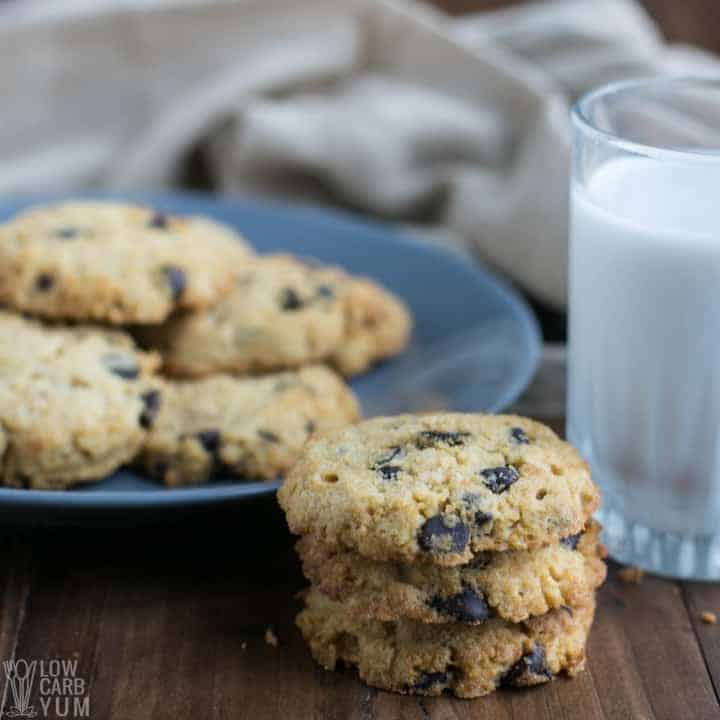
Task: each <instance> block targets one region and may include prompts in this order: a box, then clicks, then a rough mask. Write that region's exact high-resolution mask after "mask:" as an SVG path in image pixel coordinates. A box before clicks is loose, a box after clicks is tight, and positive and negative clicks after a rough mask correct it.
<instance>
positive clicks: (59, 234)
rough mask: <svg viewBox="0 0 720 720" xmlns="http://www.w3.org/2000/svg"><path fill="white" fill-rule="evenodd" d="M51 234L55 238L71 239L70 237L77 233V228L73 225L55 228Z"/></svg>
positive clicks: (75, 235)
mask: <svg viewBox="0 0 720 720" xmlns="http://www.w3.org/2000/svg"><path fill="white" fill-rule="evenodd" d="M53 235H54V236H55V237H56V238H60V239H61V240H71V239H72V238H75V237H77V236H78V235H79V233H78V229H77V228H74V227H69V226H68V227H61V228H57V229H56V230H55V231H54V232H53Z"/></svg>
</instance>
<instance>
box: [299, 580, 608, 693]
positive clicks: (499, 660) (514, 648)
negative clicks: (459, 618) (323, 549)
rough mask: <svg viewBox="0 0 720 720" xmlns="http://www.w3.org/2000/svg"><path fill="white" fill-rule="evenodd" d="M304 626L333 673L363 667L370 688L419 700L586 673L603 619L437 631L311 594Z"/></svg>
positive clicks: (582, 614)
mask: <svg viewBox="0 0 720 720" xmlns="http://www.w3.org/2000/svg"><path fill="white" fill-rule="evenodd" d="M305 603H306V608H305V609H304V610H303V611H302V612H301V613H300V614H299V615H298V617H297V625H298V627H299V628H300V631H301V632H302V634H303V637H304V638H305V640H306V641H307V643H308V644H309V645H310V650H311V652H312V655H313V657H314V658H315V660H316V661H317V662H318V663H320V664H321V665H322V666H323V667H325V668H327V669H329V670H332V669H334V668H335V666H336V665H337V664H338V663H339V662H344V663H348V664H350V665H354V666H356V667H357V669H358V672H359V674H360V677H361V678H362V679H363V680H364V681H365V682H366V683H367V684H368V685H372V686H374V687H379V688H383V689H385V690H393V691H395V692H400V693H409V694H417V695H440V694H441V693H443V692H449V693H452V694H454V695H457V696H458V697H462V698H471V697H478V696H480V695H487V694H488V693H490V692H492V691H493V690H495V689H496V688H497V687H499V686H502V685H509V686H525V685H537V684H539V683H544V682H547V681H548V680H551V679H552V678H553V677H554V676H555V675H557V674H559V673H565V674H567V675H575V674H576V673H578V672H579V671H580V670H582V669H583V667H584V662H585V643H586V640H587V636H588V633H589V631H590V627H591V625H592V621H593V616H594V612H595V602H594V599H593V600H591V601H590V602H589V603H588V604H587V605H583V606H580V607H575V608H569V607H566V608H562V609H559V610H552V611H551V612H549V613H547V614H545V615H542V616H540V617H536V618H532V619H531V620H528V621H526V622H523V623H519V624H515V625H513V624H511V623H507V622H505V621H503V620H499V619H495V620H489V621H488V622H487V623H484V624H483V625H462V624H445V625H432V624H426V623H418V622H413V621H411V620H400V621H399V622H394V623H393V622H386V623H383V622H380V621H378V620H364V621H363V620H359V619H357V618H356V617H355V616H354V615H353V614H352V613H350V612H348V611H347V609H346V608H345V607H344V606H343V605H342V604H340V603H336V602H333V601H332V600H329V599H328V598H326V597H325V596H323V595H322V594H321V593H320V592H319V591H317V590H310V591H308V593H307V595H306V598H305Z"/></svg>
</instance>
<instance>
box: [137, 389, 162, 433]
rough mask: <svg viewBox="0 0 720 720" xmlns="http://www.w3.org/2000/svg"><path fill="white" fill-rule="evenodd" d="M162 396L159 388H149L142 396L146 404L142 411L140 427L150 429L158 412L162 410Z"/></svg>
mask: <svg viewBox="0 0 720 720" xmlns="http://www.w3.org/2000/svg"><path fill="white" fill-rule="evenodd" d="M161 398H162V396H161V395H160V393H159V392H158V391H157V390H149V391H148V392H146V393H143V394H142V395H141V396H140V399H141V400H142V401H143V405H144V406H145V407H144V409H143V411H142V412H141V413H140V427H142V428H145V429H146V430H148V429H149V428H151V427H152V424H153V422H154V421H155V418H156V417H157V414H158V413H159V412H160V401H161Z"/></svg>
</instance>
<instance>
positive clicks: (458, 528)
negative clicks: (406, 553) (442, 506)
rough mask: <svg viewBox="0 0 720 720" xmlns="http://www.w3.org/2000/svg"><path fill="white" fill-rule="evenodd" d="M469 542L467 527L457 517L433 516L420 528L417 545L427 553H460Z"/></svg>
mask: <svg viewBox="0 0 720 720" xmlns="http://www.w3.org/2000/svg"><path fill="white" fill-rule="evenodd" d="M469 540H470V530H469V528H468V526H467V525H466V524H465V523H464V522H462V521H461V520H460V519H459V518H457V517H446V516H444V515H435V516H434V517H431V518H430V519H428V520H426V521H425V523H424V524H423V526H422V527H421V528H420V534H419V537H418V543H419V544H420V547H421V548H422V549H423V550H425V551H426V552H429V553H434V554H437V555H443V554H446V553H461V552H463V551H464V550H465V548H466V547H467V544H468V541H469Z"/></svg>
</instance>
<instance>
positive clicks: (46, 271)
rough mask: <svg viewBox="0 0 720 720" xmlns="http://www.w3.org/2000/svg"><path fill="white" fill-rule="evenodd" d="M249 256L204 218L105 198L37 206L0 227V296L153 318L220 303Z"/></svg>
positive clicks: (97, 316)
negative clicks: (174, 213)
mask: <svg viewBox="0 0 720 720" xmlns="http://www.w3.org/2000/svg"><path fill="white" fill-rule="evenodd" d="M250 255H251V251H250V250H249V248H248V246H247V245H246V243H245V242H244V241H243V240H242V238H241V237H240V236H239V235H238V234H237V233H235V232H234V231H233V230H232V229H230V228H229V227H226V226H224V225H220V224H219V223H216V222H214V221H212V220H208V219H206V218H200V217H188V218H183V217H178V216H173V215H166V214H163V213H158V212H155V211H153V210H151V209H149V208H145V207H140V206H136V205H126V204H122V203H110V202H75V203H67V204H64V205H52V206H48V207H38V208H34V209H32V210H29V211H27V212H24V213H22V214H20V215H18V216H16V217H15V218H13V219H12V220H10V221H9V222H6V223H4V224H3V225H1V226H0V302H2V303H4V304H6V305H8V306H10V307H12V308H14V309H17V310H21V311H23V312H28V313H32V314H34V315H39V316H42V317H46V318H66V319H73V320H100V321H103V322H109V323H113V324H122V323H153V322H155V323H156V322H161V321H163V320H164V319H165V318H166V317H167V316H168V315H169V314H170V313H171V312H173V311H175V310H178V309H185V310H187V309H200V308H204V307H207V306H208V305H211V304H213V303H216V302H217V301H218V300H219V299H220V298H221V297H222V296H223V295H224V294H226V293H227V292H228V291H229V290H230V289H231V287H232V286H233V284H234V282H235V280H236V279H237V276H238V274H239V273H240V271H241V270H242V267H243V266H244V265H245V264H246V261H247V259H248V257H249V256H250Z"/></svg>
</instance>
